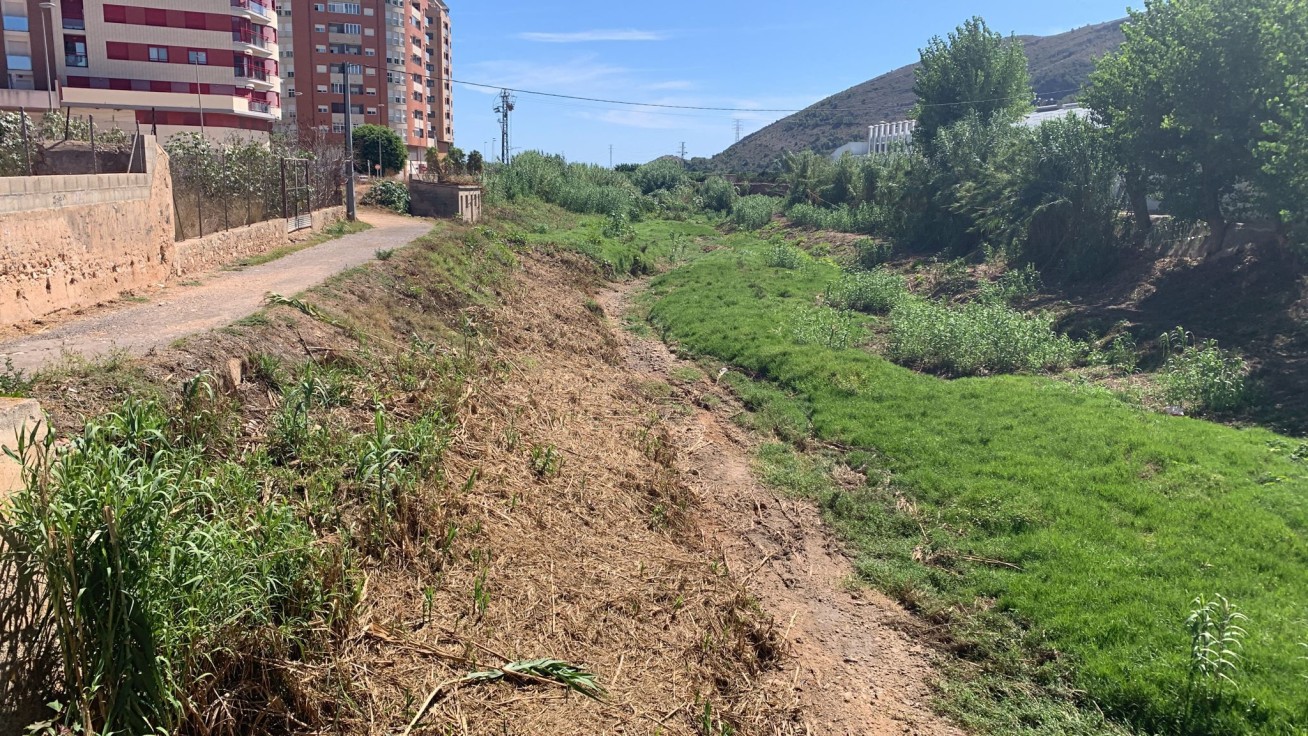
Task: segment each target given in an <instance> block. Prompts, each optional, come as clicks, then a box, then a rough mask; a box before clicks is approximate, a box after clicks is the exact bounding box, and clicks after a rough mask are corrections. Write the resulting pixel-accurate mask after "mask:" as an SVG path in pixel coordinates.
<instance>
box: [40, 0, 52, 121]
mask: <svg viewBox="0 0 1308 736" xmlns="http://www.w3.org/2000/svg"><path fill="white" fill-rule="evenodd" d="M54 6H55V4H54V2H53V0H45V2H43V3H41V5H40V7H41V12H40V13H39V14H38V15H39V16H40V18H41V45H42V46H44V47H45V55H46V59H45V62H46V64H45V90H46V92H45V99H46V102H47V104H48V106H49V109H50V110H54V65H55V55H54V33H53V31H54V17H53V13H52V11H53V10H54ZM47 13H51V19H50V30H51V33H50V34H49V36H48V37H47V35H46V32H45V26H46V20H45V17H46V14H47Z"/></svg>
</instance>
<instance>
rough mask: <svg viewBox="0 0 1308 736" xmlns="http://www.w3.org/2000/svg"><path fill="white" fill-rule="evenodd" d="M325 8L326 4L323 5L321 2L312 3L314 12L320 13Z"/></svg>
mask: <svg viewBox="0 0 1308 736" xmlns="http://www.w3.org/2000/svg"><path fill="white" fill-rule="evenodd" d="M326 9H327V6H326V5H323V4H322V3H314V4H313V11H314V12H315V13H321V12H323V11H324V10H326Z"/></svg>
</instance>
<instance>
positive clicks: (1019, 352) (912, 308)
mask: <svg viewBox="0 0 1308 736" xmlns="http://www.w3.org/2000/svg"><path fill="white" fill-rule="evenodd" d="M890 321H891V339H890V354H891V356H892V357H893V358H894V360H895V361H897V362H899V363H904V364H907V365H910V366H915V367H918V368H923V369H926V370H935V371H943V372H946V373H950V374H953V375H958V376H971V375H978V374H983V373H1015V372H1021V371H1041V370H1056V369H1061V368H1067V367H1069V366H1071V365H1072V363H1073V362H1075V361H1076V360H1077V359H1078V358H1079V357H1080V356H1081V355H1082V354H1083V352H1084V346H1083V345H1081V344H1079V343H1076V342H1074V341H1072V340H1071V339H1070V338H1068V337H1067V336H1066V335H1060V334H1058V333H1057V332H1055V331H1054V329H1053V318H1052V317H1050V316H1048V315H1044V314H1037V315H1028V314H1024V313H1022V312H1019V311H1017V310H1014V309H1010V308H1008V307H1006V306H1004V305H1002V304H994V303H985V302H971V303H968V304H964V305H962V306H959V307H951V306H948V305H945V304H941V303H937V302H932V301H927V300H924V299H905V300H903V301H901V302H900V304H899V305H898V306H896V307H895V308H894V309H893V310H892V311H891V313H890Z"/></svg>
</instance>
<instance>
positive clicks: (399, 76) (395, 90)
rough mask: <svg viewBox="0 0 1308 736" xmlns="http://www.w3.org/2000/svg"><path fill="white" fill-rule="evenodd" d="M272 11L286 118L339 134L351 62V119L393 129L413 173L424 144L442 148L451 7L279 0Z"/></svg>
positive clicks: (376, 0)
mask: <svg viewBox="0 0 1308 736" xmlns="http://www.w3.org/2000/svg"><path fill="white" fill-rule="evenodd" d="M279 15H280V20H281V26H280V27H281V33H282V36H281V43H282V46H281V48H282V51H281V63H282V67H283V78H284V80H285V83H286V88H287V94H288V96H289V97H291V99H292V100H293V101H294V104H293V105H288V109H287V115H286V117H285V120H284V121H283V122H284V123H285V124H287V125H293V126H295V127H297V128H299V129H300V130H301V131H303V132H315V133H320V134H324V135H326V136H327V137H328V140H329V141H339V140H342V139H343V135H344V130H345V114H346V110H345V84H346V82H345V77H344V76H343V74H342V65H346V64H348V65H349V67H348V71H349V84H350V106H351V108H352V114H351V122H352V124H354V125H362V124H375V125H385V126H388V127H390V128H391V129H392V130H394V131H395V132H396V133H398V134H399V135H400V138H401V139H403V140H404V142H405V145H406V147H407V148H408V151H409V163H410V169H411V170H412V171H417V170H418V168H419V167H420V166H421V163H422V161H423V160H424V157H425V154H426V151H427V149H428V148H429V147H432V146H435V147H436V148H437V149H439V150H440V151H442V152H444V151H447V150H449V147H450V143H451V141H453V140H454V118H453V111H452V93H451V86H450V74H451V63H450V11H449V7H448V6H446V4H445V3H444V2H442V0H357V1H355V2H328V1H327V0H284V4H283V5H282V7H281V10H280V13H279Z"/></svg>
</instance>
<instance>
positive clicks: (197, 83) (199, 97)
mask: <svg viewBox="0 0 1308 736" xmlns="http://www.w3.org/2000/svg"><path fill="white" fill-rule="evenodd" d="M191 66H193V67H195V101H196V103H198V104H199V106H200V137H201V138H207V137H208V136H206V135H205V132H204V95H202V94H200V59H199V57H195V58H194V59H192V60H191Z"/></svg>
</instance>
